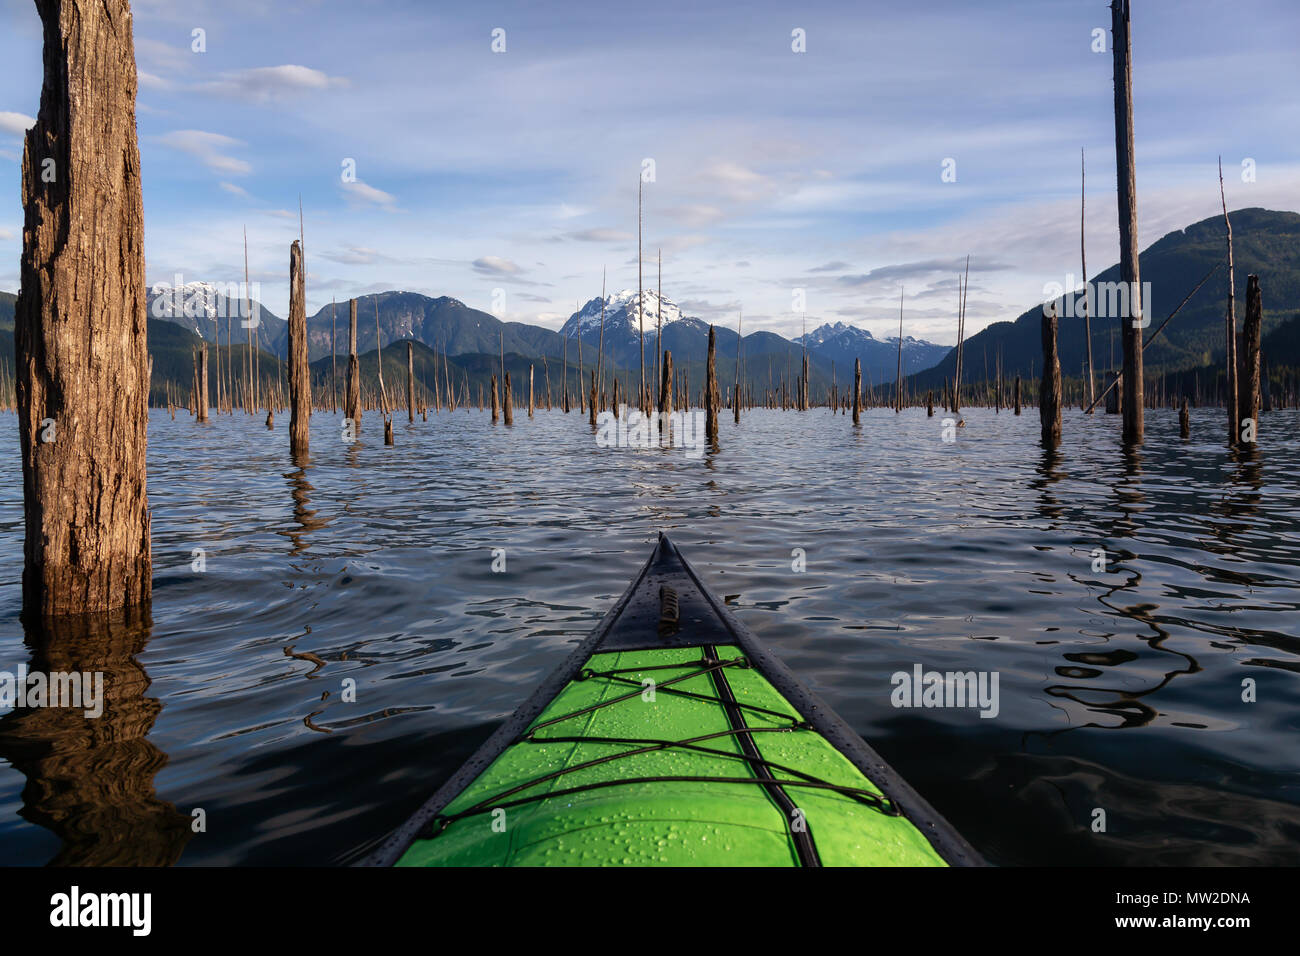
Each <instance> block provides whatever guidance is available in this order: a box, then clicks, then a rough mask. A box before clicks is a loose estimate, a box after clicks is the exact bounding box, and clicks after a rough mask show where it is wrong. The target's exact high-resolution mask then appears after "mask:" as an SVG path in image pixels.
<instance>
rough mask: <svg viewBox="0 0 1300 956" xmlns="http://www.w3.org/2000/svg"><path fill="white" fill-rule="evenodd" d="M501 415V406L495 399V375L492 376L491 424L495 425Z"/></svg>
mask: <svg viewBox="0 0 1300 956" xmlns="http://www.w3.org/2000/svg"><path fill="white" fill-rule="evenodd" d="M480 394H481V393H480ZM500 417H501V406H500V404H499V403H498V401H497V377H496V375H493V376H492V424H493V425H495V424H496V423H497V420H498V419H500Z"/></svg>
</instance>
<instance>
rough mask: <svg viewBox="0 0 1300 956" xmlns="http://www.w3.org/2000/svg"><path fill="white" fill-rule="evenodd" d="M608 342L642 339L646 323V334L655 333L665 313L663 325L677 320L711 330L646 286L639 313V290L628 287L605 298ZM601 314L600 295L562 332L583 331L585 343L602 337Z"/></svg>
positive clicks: (569, 333)
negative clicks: (642, 324)
mask: <svg viewBox="0 0 1300 956" xmlns="http://www.w3.org/2000/svg"><path fill="white" fill-rule="evenodd" d="M604 311H605V342H606V343H607V344H608V343H610V342H615V343H619V344H622V343H623V341H624V340H625V339H627V338H628V337H629V336H631V337H635V338H637V339H639V338H640V334H641V323H642V321H644V323H645V331H646V335H647V336H649V335H650V334H652V333H653V332H654V331H655V329H656V328H657V327H659V326H658V323H659V321H660V316H661V315H662V318H663V322H662V326H663V327H667V326H668V325H670V324H672V323H676V322H687V323H691V324H692V325H698V326H700V327H702V328H703V329H704V330H705V331H706V332H707V331H708V325H707V323H704V322H701V320H699V319H694V318H689V317H687V316H683V315H682V310H681V309H680V308H679V307H678V305H677V303H675V302H673V301H672V300H671V299H669V298H668V297H667V296H665V297H664V298H663V299H662V300H661V299H660V298H659V295H658V294H657V293H655V292H652V291H650V290H649V289H646V290H645V291H644V292H642V293H641V309H640V312H639V313H638V310H637V299H636V290H635V289H624V290H622V291H620V292H614V293H612V294H610V295H608V296H606V297H605V300H604ZM600 314H601V299H600V296H596V298H594V299H592V300H591V301H590V302H588V303H587V304H586V305H584V306H583V307H582V308H581V309H579V310H578V311H577V312H575V313H573V315H571V316H570V317H569V320H568V321H567V322H565V323H564V327H563V328H562V329H561V330H560V331H561V334H563V335H565V336H566V337H569V338H572V337H574V336H575V335H577V334H578V330H579V329H581V330H582V339H583V341H584V342H586V341H590V340H591V339H592V337H593V336H595V337H596V338H599V336H600Z"/></svg>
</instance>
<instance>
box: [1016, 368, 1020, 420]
mask: <svg viewBox="0 0 1300 956" xmlns="http://www.w3.org/2000/svg"><path fill="white" fill-rule="evenodd" d="M1016 414H1017V415H1019V414H1020V376H1019V375H1017V376H1016Z"/></svg>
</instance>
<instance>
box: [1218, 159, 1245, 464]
mask: <svg viewBox="0 0 1300 956" xmlns="http://www.w3.org/2000/svg"><path fill="white" fill-rule="evenodd" d="M1219 202H1220V203H1222V205H1223V226H1224V229H1225V230H1226V231H1227V242H1228V311H1227V314H1226V315H1224V317H1223V323H1224V327H1225V328H1224V331H1225V333H1226V346H1225V348H1224V353H1223V355H1224V368H1225V369H1226V370H1227V378H1228V380H1227V387H1226V389H1225V391H1226V392H1227V400H1226V401H1225V403H1224V404H1225V406H1226V407H1227V411H1228V447H1229V448H1231V447H1233V446H1234V445H1236V444H1237V443H1238V442H1239V441H1241V419H1242V411H1241V407H1240V400H1241V395H1242V391H1241V381H1240V378H1241V377H1240V375H1239V364H1238V360H1237V301H1236V300H1237V283H1236V267H1235V266H1234V265H1233V260H1232V220H1231V219H1229V218H1228V200H1227V197H1226V196H1225V194H1224V191H1223V160H1222V159H1220V160H1219Z"/></svg>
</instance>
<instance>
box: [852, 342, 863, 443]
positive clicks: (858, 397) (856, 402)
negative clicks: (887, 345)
mask: <svg viewBox="0 0 1300 956" xmlns="http://www.w3.org/2000/svg"><path fill="white" fill-rule="evenodd" d="M853 424H854V426H855V427H856V426H859V425H861V424H862V359H860V358H855V359H854V360H853Z"/></svg>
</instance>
